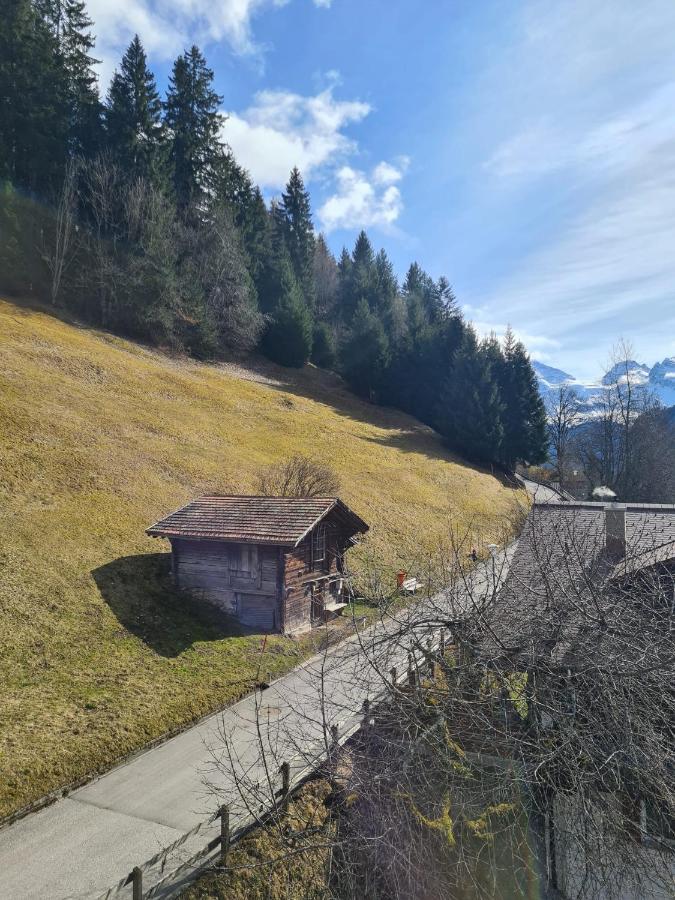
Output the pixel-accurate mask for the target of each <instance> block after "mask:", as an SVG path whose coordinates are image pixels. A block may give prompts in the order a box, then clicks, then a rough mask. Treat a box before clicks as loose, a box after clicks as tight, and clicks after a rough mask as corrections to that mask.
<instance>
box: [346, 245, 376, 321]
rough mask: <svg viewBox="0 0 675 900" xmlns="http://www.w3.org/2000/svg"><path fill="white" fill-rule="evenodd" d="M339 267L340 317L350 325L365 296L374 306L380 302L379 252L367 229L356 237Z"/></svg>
mask: <svg viewBox="0 0 675 900" xmlns="http://www.w3.org/2000/svg"><path fill="white" fill-rule="evenodd" d="M338 270H339V275H340V278H339V289H338V299H339V307H340V318H341V319H342V322H343V323H344V324H345V325H348V326H349V325H351V321H352V319H353V317H354V315H355V313H356V309H357V307H358V305H359V302H360V301H361V300H365V301H366V302H367V304H368V306H369V307H370V308H371V309H375V308H376V306H377V270H376V268H375V254H374V252H373V246H372V244H371V243H370V240H369V238H368V235H367V234H366V233H365V231H361V232H360V233H359V235H358V237H357V238H356V243H355V244H354V250H353V252H352V255H351V257H350V256H349V254H348V253H347V251H346V250H343V251H342V256H341V257H340V262H339V263H338Z"/></svg>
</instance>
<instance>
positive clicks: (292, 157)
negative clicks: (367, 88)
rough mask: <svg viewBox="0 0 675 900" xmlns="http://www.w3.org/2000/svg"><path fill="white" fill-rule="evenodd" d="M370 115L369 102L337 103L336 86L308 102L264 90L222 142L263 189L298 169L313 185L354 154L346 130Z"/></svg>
mask: <svg viewBox="0 0 675 900" xmlns="http://www.w3.org/2000/svg"><path fill="white" fill-rule="evenodd" d="M369 112H370V106H369V105H368V104H367V103H362V102H361V101H359V100H337V99H336V98H335V97H334V96H333V90H332V87H331V88H328V89H326V90H324V91H321V92H320V93H318V94H316V95H314V96H308V97H306V96H302V95H301V94H295V93H292V92H291V91H279V90H277V91H272V90H268V91H261V92H260V93H258V94H256V96H255V99H254V102H253V104H252V105H251V106H250V107H249V108H248V109H246V110H244V112H241V113H230V114H229V118H228V119H227V122H226V123H225V127H224V131H223V137H224V138H225V140H226V141H227V142H228V144H229V145H230V146H231V147H232V150H233V151H234V154H235V156H236V157H237V160H238V161H239V162H240V163H241V164H242V165H243V166H245V167H246V168H247V169H248V170H249V171H250V172H251V175H252V176H253V179H254V180H255V181H256V182H257V183H258V184H259V185H260V186H261V187H265V188H272V189H277V188H280V187H282V186H283V185H284V184H285V183H286V181H287V180H288V173H289V172H290V170H291V169H292V168H293V166H297V167H298V168H299V169H300V171H301V172H302V174H303V177H304V178H305V179H306V180H308V179H310V178H311V177H312V175H313V174H315V172H316V171H317V170H319V169H322V168H324V167H325V166H326V165H328V164H331V165H335V164H336V163H337V162H338V161H339V160H341V159H342V160H344V159H345V157H346V156H348V155H349V154H351V153H353V152H355V150H356V144H355V142H354V141H353V140H352V139H351V138H349V137H347V136H346V135H345V134H344V133H343V130H344V128H345V127H346V126H347V125H349V124H351V123H354V122H360V121H361V120H362V119H363V118H364V117H365V116H367V115H368V113H369Z"/></svg>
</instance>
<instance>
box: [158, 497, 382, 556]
mask: <svg viewBox="0 0 675 900" xmlns="http://www.w3.org/2000/svg"><path fill="white" fill-rule="evenodd" d="M329 513H332V514H333V517H335V518H336V519H337V520H338V521H339V522H340V523H341V524H343V525H344V528H345V531H347V532H348V533H349V534H350V535H354V534H357V533H361V534H363V533H365V532H366V531H368V525H366V523H365V522H364V521H363V519H361V518H360V517H359V516H357V515H356V513H354V512H352V510H351V509H349V507H348V506H347V505H346V504H345V503H343V502H342V500H340V499H339V498H338V497H249V496H221V495H219V494H206V495H205V496H203V497H198V498H197V499H196V500H192V501H191V502H190V503H188V504H187V505H186V506H183V507H181V508H180V509H177V510H176V511H175V512H172V513H171V514H170V515H168V516H167V517H166V518H164V519H161V520H160V521H159V522H156V523H155V524H154V525H152V526H151V527H150V528H148V529H147V531H146V533H147V534H149V535H151V536H152V537H167V538H188V539H201V540H214V541H230V542H233V543H239V544H272V545H275V546H284V547H296V546H297V545H298V544H299V543H300V541H302V539H303V538H304V537H305V536H306V535H307V534H308V533H309V532H310V531H311V530H312V528H314V526H315V525H317V524H318V523H319V522H320V521H321V520H322V519H323V518H324V517H325V516H327V515H328V514H329Z"/></svg>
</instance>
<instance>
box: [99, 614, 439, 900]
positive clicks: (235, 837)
mask: <svg viewBox="0 0 675 900" xmlns="http://www.w3.org/2000/svg"><path fill="white" fill-rule="evenodd" d="M445 649H446V636H445V632H444V631H443V630H441V631H440V634H439V636H438V639H437V640H434V639H433V638H431V637H429V638H428V639H427V640H426V643H425V645H424V647H423V649H421V650H419V651H418V652H417V653H416V652H415V651H414V650H410V651H409V652H408V660H407V670H406V671H404V672H402V673H399V671H398V670H397V669H396V668H393V669H391V671H390V675H391V681H392V684H393V685H397V684H401V683H403V682H405V683H407V685H408V686H409V687H411V688H414V687H415V686H416V685H417V684H418V683H419V674H420V672H422V671H427V672H429V673H433V667H434V655H433V654H434V652H435V651H438V652H439V653H440V654H441V655H443V654H444V652H445ZM384 695H385V689H384V687H383V689H382V691H381V692H379V694H378V699H379V698H380V697H383V696H384ZM371 705H372V704H371V701H370V700H369V699H368V698H366V699H365V700H364V702H363V708H362V709H361V710H360V712H359V713H358V714H356V715H355V716H354V717H353V719H352V720H348V721H347V722H343V723H342V726H343V727H342V728H341V727H340V726H339V725H332V726H331V729H330V742H329V748H328V750H327V751H326V752H322V753H320V754H318V755H317V756H316V757H315V759H313V760H312V761H311V762H309V763H305V765H303V766H302V767H301V768H300V769H298V770H297V771H296V772H295V773H294V774H292V773H293V767H292V765H291V763H290V762H284V763H282V765H281V766H280V768H279V771H278V773H277V778H278V780H279V782H280V783H279V786H278V787H277V788H276V789H275V790H274V792H273V795H272V797H271V798H270V807H269V808H268V809H267V810H266V811H265V812H264V813H262V814H261V815H258V816H254V815H250V814H249V815H247V816H242V817H241V818H240V820H239V821H238V822H234V821H233V817H232V815H231V810H230V808H229V807H228V806H226V805H224V806H221V807H220V809H219V810H218V811H217V812H216V813H214V815H212V816H211V817H210V818H209V819H206V820H205V821H204V822H200V823H199V824H198V825H197V826H195V828H193V829H192V830H191V831H188V832H187V833H186V834H184V835H181V837H180V838H178V840H177V841H174V843H172V844H170V845H169V846H168V847H165V848H164V849H163V850H161V851H160V852H159V853H157V854H155V856H153V857H151V858H150V859H148V860H146V861H145V862H144V863H143V864H142V865H139V866H134V868H133V869H132V870H131V872H129V874H128V875H127V876H126V877H124V878H122V879H121V881H119V882H118V883H117V884H115V885H113V887H111V888H109V889H108V890H107V891H106V892H105V893H103V894H100V895H99V896H98V897H97V898H96V900H115V898H119V897H129V889H131V897H132V898H133V900H150V898H152V897H160V896H164V897H169V896H171V895H172V889H171V886H172V885H175V884H176V883H177V882H178V881H180V880H181V878H185V877H186V876H188V875H190V874H193V875H194V874H196V873H198V872H199V870H201V869H202V868H204V867H205V864H206V863H209V864H213V863H215V862H216V860H215V859H212V856H213V853H214V851H215V850H216V849H217V848H220V852H219V854H218V860H217V862H218V864H219V865H220V866H221V867H226V866H227V860H228V855H229V851H230V848H231V847H232V845H233V844H234V843H236V842H237V841H239V840H240V839H241V838H242V837H243V836H244V835H245V834H247V833H248V832H249V831H251V830H252V829H254V828H256V827H257V826H259V825H262V824H264V823H265V821H266V820H268V819H269V818H270V816H271V815H272V814H273V813H275V812H277V811H279V810H281V811H284V810H285V809H286V808H287V806H288V802H289V799H290V797H291V796H292V794H293V793H294V792H295V791H296V790H297V789H298V788H299V787H301V786H302V785H303V784H304V783H305V782H306V781H307V780H308V779H309V778H311V776H312V775H313V774H314V773H315V772H316V771H317V770H318V769H320V767H321V766H322V765H323V764H324V763H325V762H326V760H327V759H328V758H329V757H330V755H331V752H332V750H333V748H337V747H339V746H341V745H342V744H345V743H346V742H347V741H348V740H349V739H350V738H351V737H353V735H354V734H355V733H356V732H357V731H359V730H360V729H361V728H362V727H364V726H369V725H370V726H372V725H373V724H374V717H373V714H372V711H371ZM217 821H219V823H220V828H219V831H218V833H217V834H215V835H214V836H213V837H212V838H211V839H210V840H209V841H208V842H207V843H206V844H205V845H204V846H202V847H201V848H200V849H199V850H197V851H196V852H195V853H193V854H192V855H191V856H190V857H189V858H188V859H187V860H184V861H183V862H182V863H181V864H180V865H179V866H177V867H175V868H172V869H171V871H170V872H169V873H168V874H165V873H164V870H165V868H166V865H167V863H168V859H169V856H171V854H173V853H175V852H176V851H177V850H179V849H180V848H181V847H182V846H183V845H184V844H186V843H187V842H188V841H189V840H190V839H191V838H194V837H196V836H197V835H198V834H200V833H201V832H202V831H204V832H206V831H208V830H209V829H210V828H211V827H212V826H214V825H215V823H216V822H217ZM156 868H158V869H159V875H160V877H159V879H158V880H155V881H154V883H153V884H152V885H150V886H148V887H147V889H144V886H143V879H144V875H149V874H150V871H151V870H153V869H156Z"/></svg>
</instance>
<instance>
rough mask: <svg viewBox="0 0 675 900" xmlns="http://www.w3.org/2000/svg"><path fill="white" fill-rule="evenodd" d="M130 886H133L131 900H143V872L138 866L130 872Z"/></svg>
mask: <svg viewBox="0 0 675 900" xmlns="http://www.w3.org/2000/svg"><path fill="white" fill-rule="evenodd" d="M131 884H132V886H133V900H143V872H142V870H141V869H139V868H138V866H134V868H133V869H132V871H131Z"/></svg>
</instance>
